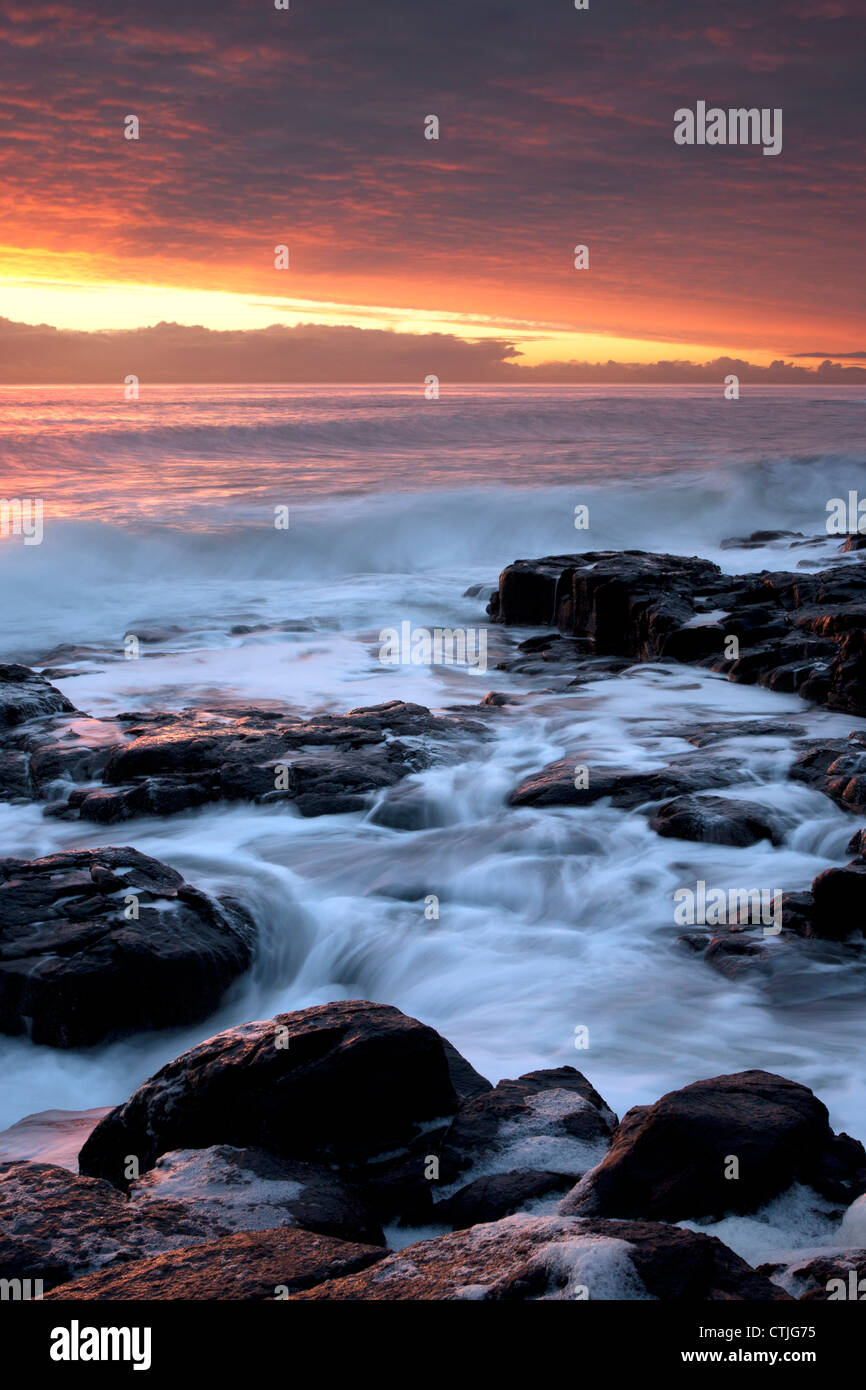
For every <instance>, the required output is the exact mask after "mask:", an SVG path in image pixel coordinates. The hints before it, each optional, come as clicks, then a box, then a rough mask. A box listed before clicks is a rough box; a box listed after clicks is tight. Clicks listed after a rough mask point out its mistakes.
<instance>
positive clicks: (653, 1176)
mask: <svg viewBox="0 0 866 1390" xmlns="http://www.w3.org/2000/svg"><path fill="white" fill-rule="evenodd" d="M734 1159H735V1160H736V1161H737V1164H738V1176H736V1177H732V1176H726V1174H728V1173H730V1172H732V1160H734ZM795 1181H797V1182H801V1183H804V1184H807V1185H810V1186H812V1187H814V1188H815V1189H816V1190H817V1191H818V1192H820V1193H822V1195H824V1196H827V1197H829V1198H830V1199H831V1200H834V1201H839V1200H844V1201H845V1202H846V1203H847V1202H851V1201H853V1200H854V1198H855V1197H858V1196H860V1194H861V1193H862V1192H864V1191H866V1152H864V1150H863V1146H862V1145H861V1144H859V1143H857V1142H856V1141H855V1140H852V1139H850V1138H849V1137H848V1136H847V1135H844V1134H843V1135H838V1136H837V1135H834V1134H833V1131H832V1130H831V1129H830V1125H829V1123H828V1119H827V1110H826V1107H825V1106H824V1105H822V1103H821V1102H820V1101H819V1100H818V1099H817V1097H816V1096H814V1095H813V1094H812V1092H811V1091H810V1090H809V1089H808V1088H807V1087H806V1086H801V1085H799V1084H798V1083H797V1082H795V1081H788V1080H786V1078H785V1077H782V1076H776V1075H774V1074H773V1073H772V1072H766V1071H745V1072H736V1073H734V1074H732V1075H729V1076H716V1077H713V1078H711V1079H709V1080H706V1081H696V1082H694V1084H693V1085H691V1086H685V1087H683V1089H682V1090H679V1091H670V1092H668V1094H667V1095H665V1096H662V1098H661V1100H658V1101H656V1102H655V1104H654V1105H642V1106H636V1107H635V1108H634V1109H632V1110H629V1111H628V1113H627V1114H626V1115H625V1116H624V1117H623V1119H622V1121H621V1122H620V1125H619V1127H618V1129H617V1130H616V1132H615V1134H614V1137H613V1143H612V1145H611V1147H610V1149H609V1151H608V1153H607V1155H606V1156H605V1157H604V1159H602V1161H601V1163H600V1164H599V1165H598V1167H597V1168H595V1169H593V1170H592V1172H590V1173H588V1174H587V1175H586V1176H585V1177H584V1178H583V1179H582V1180H581V1182H579V1183H578V1184H577V1186H576V1187H575V1188H574V1189H573V1191H572V1192H570V1193H569V1195H568V1196H567V1197H566V1198H565V1200H564V1202H563V1203H562V1205H561V1207H560V1210H561V1211H562V1212H563V1213H565V1214H569V1215H578V1214H579V1215H586V1216H590V1215H591V1216H596V1215H598V1216H610V1217H627V1218H642V1219H647V1220H660V1221H683V1220H688V1219H696V1218H699V1217H705V1216H710V1217H718V1216H721V1215H722V1214H723V1213H725V1212H750V1211H755V1210H757V1208H758V1207H760V1206H762V1205H763V1204H764V1203H765V1202H768V1201H769V1200H770V1199H771V1198H773V1197H775V1196H777V1195H778V1194H779V1193H780V1192H783V1191H785V1189H786V1188H788V1187H789V1186H790V1185H791V1183H793V1182H795Z"/></svg>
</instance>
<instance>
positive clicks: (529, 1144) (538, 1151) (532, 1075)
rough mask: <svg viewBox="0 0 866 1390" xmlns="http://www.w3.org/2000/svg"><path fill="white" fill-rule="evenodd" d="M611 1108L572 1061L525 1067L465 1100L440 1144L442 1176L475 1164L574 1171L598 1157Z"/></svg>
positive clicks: (489, 1168) (483, 1168)
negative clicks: (566, 1064)
mask: <svg viewBox="0 0 866 1390" xmlns="http://www.w3.org/2000/svg"><path fill="white" fill-rule="evenodd" d="M615 1124H616V1116H615V1115H614V1113H613V1111H612V1110H611V1109H610V1108H609V1107H608V1106H607V1105H606V1104H605V1102H604V1101H603V1100H602V1098H601V1096H600V1095H599V1094H598V1092H597V1091H595V1090H594V1089H593V1087H592V1086H591V1085H590V1083H589V1082H588V1081H587V1079H586V1077H585V1076H583V1075H582V1074H581V1073H580V1072H579V1071H576V1070H575V1069H574V1067H557V1068H554V1069H551V1070H548V1071H534V1072H527V1073H526V1075H525V1076H520V1077H518V1078H517V1079H516V1080H505V1081H500V1082H499V1085H498V1086H494V1087H493V1089H492V1090H489V1091H486V1092H484V1093H482V1094H480V1095H477V1096H475V1097H473V1098H472V1099H471V1100H467V1101H464V1103H463V1104H462V1105H461V1106H460V1108H459V1110H458V1111H457V1113H456V1115H455V1116H454V1118H453V1120H452V1121H451V1124H450V1125H449V1127H448V1129H447V1130H446V1131H445V1133H444V1135H443V1137H442V1140H441V1145H440V1149H439V1152H440V1154H441V1169H440V1175H441V1178H442V1180H443V1181H444V1182H446V1183H448V1182H451V1181H453V1180H454V1179H455V1178H456V1177H457V1175H458V1174H465V1173H469V1172H471V1171H472V1170H474V1169H476V1168H477V1169H478V1170H480V1172H481V1174H483V1175H484V1176H488V1175H489V1174H490V1173H492V1172H499V1173H512V1172H514V1171H515V1170H524V1171H537V1170H540V1169H541V1170H550V1171H552V1172H557V1173H566V1174H573V1175H575V1176H576V1175H578V1174H580V1173H585V1172H586V1170H587V1168H590V1167H592V1166H593V1164H595V1163H597V1162H598V1160H599V1159H600V1158H601V1157H602V1155H603V1154H604V1152H605V1150H606V1149H607V1146H608V1144H609V1143H610V1136H611V1134H612V1132H613V1127H614V1125H615Z"/></svg>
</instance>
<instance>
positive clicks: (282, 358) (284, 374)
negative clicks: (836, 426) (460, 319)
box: [0, 319, 866, 388]
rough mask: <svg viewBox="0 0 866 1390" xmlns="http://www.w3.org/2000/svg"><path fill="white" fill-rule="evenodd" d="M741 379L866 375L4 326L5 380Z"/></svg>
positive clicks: (392, 339) (850, 370)
mask: <svg viewBox="0 0 866 1390" xmlns="http://www.w3.org/2000/svg"><path fill="white" fill-rule="evenodd" d="M731 373H733V374H734V375H735V376H737V377H739V379H740V381H741V382H743V383H744V384H748V383H749V382H752V383H760V382H764V383H768V384H781V385H798V384H800V385H806V384H809V383H812V384H814V383H815V382H819V381H820V382H824V383H825V384H828V385H830V384H839V385H842V384H848V383H850V384H852V385H858V384H863V383H866V370H863V369H860V368H857V367H842V366H836V365H834V364H833V363H830V362H825V363H822V364H821V366H820V367H819V368H818V369H817V370H815V369H813V368H809V367H801V366H795V365H794V364H792V363H790V362H783V361H778V362H774V363H773V364H772V365H771V366H770V367H766V368H765V367H757V366H754V365H753V364H751V363H749V362H745V361H741V360H739V359H736V358H730V357H720V358H717V359H716V360H715V361H712V362H706V363H695V362H688V361H682V362H655V363H652V364H643V363H628V362H612V361H610V362H595V363H590V362H549V363H546V364H544V365H541V366H535V367H526V366H522V365H521V364H520V353H519V352H518V350H517V349H516V348H515V346H514V344H513V343H511V342H509V341H508V340H507V339H504V338H502V339H490V338H488V339H484V340H483V341H478V342H467V341H464V340H463V339H460V338H456V337H453V336H451V335H449V334H442V333H428V334H413V333H395V332H390V331H387V330H381V329H362V328H354V327H350V326H336V327H321V326H320V325H317V324H299V325H298V326H296V327H285V326H284V325H282V324H275V325H273V326H272V327H270V328H261V329H254V330H246V331H233V332H217V331H214V330H212V329H208V328H198V327H196V328H192V327H188V326H185V325H181V324H176V323H159V324H157V325H156V326H155V327H153V328H138V329H134V330H132V331H129V332H125V331H124V332H116V331H114V332H100V333H86V332H73V331H70V330H60V329H56V328H51V327H48V326H46V325H44V324H42V325H40V326H38V327H33V326H31V325H29V324H21V323H14V322H12V321H10V320H9V319H0V384H2V385H16V384H34V385H38V384H51V383H56V384H58V385H60V384H77V383H82V384H83V383H103V382H104V383H110V382H116V383H118V385H119V384H120V383H121V382H122V381H123V380H124V378H125V377H126V376H127V375H134V376H137V377H138V378H139V380H140V382H141V384H142V387H143V388H146V386H147V385H148V384H149V383H150V384H159V383H169V382H181V383H193V382H226V383H230V382H235V383H249V384H253V383H269V384H276V383H285V384H292V383H296V382H301V383H305V382H306V383H310V382H345V383H348V382H359V383H364V382H382V383H384V382H395V383H408V382H417V383H418V384H419V386H420V385H421V384H423V382H424V380H425V378H426V377H427V376H429V375H435V376H437V377H438V378H439V380H440V382H441V384H442V387H443V388H447V386H448V385H449V384H456V383H471V382H508V381H514V382H521V381H526V382H531V381H538V382H545V381H546V382H573V383H580V382H590V383H592V382H598V383H601V382H633V383H641V382H671V383H674V382H684V383H685V382H694V383H702V382H703V383H707V384H717V383H719V382H722V381H723V380H724V378H725V377H726V376H728V375H730V374H731Z"/></svg>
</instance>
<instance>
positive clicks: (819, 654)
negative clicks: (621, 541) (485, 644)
mask: <svg viewBox="0 0 866 1390" xmlns="http://www.w3.org/2000/svg"><path fill="white" fill-rule="evenodd" d="M757 543H761V542H757ZM864 608H866V574H864V573H863V572H862V569H861V568H860V567H859V566H857V565H851V564H846V565H836V566H833V567H831V568H830V569H823V570H819V571H818V572H816V573H814V574H808V575H807V574H804V573H802V572H797V573H790V572H784V571H781V572H778V573H772V572H768V571H763V572H762V573H760V574H755V575H724V574H722V572H721V570H720V569H719V568H718V567H717V566H715V565H712V564H711V563H710V562H709V561H706V560H701V559H698V558H695V557H692V558H689V557H684V556H676V555H652V554H648V553H647V552H644V551H629V550H626V551H589V552H586V553H584V554H577V555H558V556H547V557H545V558H543V559H540V560H518V561H515V563H514V564H512V565H508V566H506V568H505V569H504V570H503V572H502V574H501V575H500V578H499V588H498V590H497V591H496V593H495V594H494V595H493V596H492V598H491V601H490V604H489V606H488V612H489V613H490V615H491V618H492V620H493V621H494V622H499V623H506V624H517V625H525V626H550V627H552V628H555V629H557V630H558V632H559V633H560V634H562V635H563V636H566V637H572V638H577V639H578V640H586V639H588V640H589V641H590V642H591V644H592V650H593V652H594V653H596V654H597V655H610V654H613V655H618V656H620V657H629V658H631V659H633V660H636V661H655V660H659V659H676V660H680V661H691V662H695V661H699V662H702V663H704V664H709V666H710V667H711V669H713V670H716V671H720V672H723V673H724V674H725V675H726V676H727V677H728V679H730V680H734V681H743V682H746V683H757V684H760V685H764V686H767V687H768V688H769V689H771V690H779V691H784V692H789V693H797V694H799V695H801V696H802V697H803V698H804V699H809V700H814V701H817V702H819V703H824V704H827V705H828V706H829V707H830V708H831V709H838V710H842V711H844V712H846V713H851V714H866V633H864V619H863V611H864ZM719 612H722V613H723V614H724V617H723V619H718V618H717V616H716V615H717V614H718V613H719ZM727 637H736V639H737V641H738V643H739V651H737V652H731V653H729V652H728V650H727V641H726V639H727Z"/></svg>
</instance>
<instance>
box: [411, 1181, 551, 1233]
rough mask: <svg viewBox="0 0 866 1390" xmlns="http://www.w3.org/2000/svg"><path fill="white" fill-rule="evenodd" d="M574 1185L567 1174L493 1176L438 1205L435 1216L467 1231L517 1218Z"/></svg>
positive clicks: (467, 1186)
mask: <svg viewBox="0 0 866 1390" xmlns="http://www.w3.org/2000/svg"><path fill="white" fill-rule="evenodd" d="M571 1185H572V1180H571V1178H570V1176H569V1175H568V1174H567V1173H545V1172H536V1171H535V1170H533V1169H531V1168H527V1169H521V1170H519V1171H518V1172H515V1173H491V1174H489V1175H488V1176H486V1177H482V1178H476V1179H475V1180H474V1182H470V1183H467V1184H466V1186H465V1187H461V1188H460V1189H459V1191H457V1192H455V1193H454V1194H453V1195H452V1196H451V1197H448V1198H447V1199H446V1200H445V1201H444V1202H437V1204H436V1208H435V1213H436V1216H437V1217H438V1218H439V1219H441V1220H442V1221H447V1222H449V1223H450V1225H452V1226H453V1227H454V1229H455V1231H463V1230H466V1228H467V1227H468V1226H477V1225H478V1224H479V1223H480V1222H482V1221H499V1220H501V1218H502V1217H503V1216H513V1215H514V1213H515V1212H519V1211H522V1210H523V1209H524V1208H526V1207H528V1206H530V1205H532V1204H533V1203H536V1202H537V1201H538V1200H539V1198H542V1197H548V1198H550V1199H551V1200H553V1195H554V1194H556V1193H560V1192H566V1191H567V1190H568V1188H569V1187H570V1186H571Z"/></svg>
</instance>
